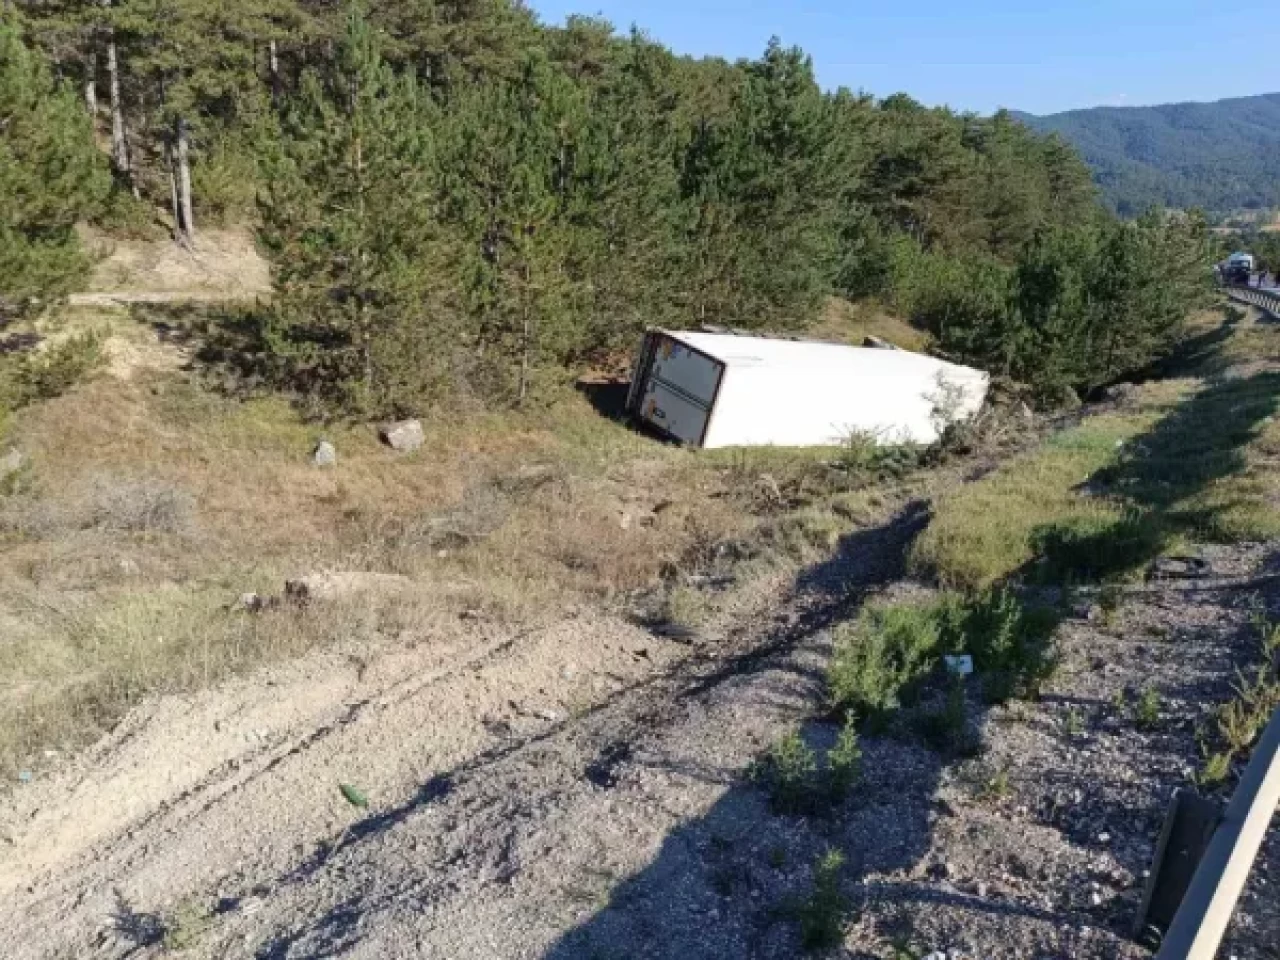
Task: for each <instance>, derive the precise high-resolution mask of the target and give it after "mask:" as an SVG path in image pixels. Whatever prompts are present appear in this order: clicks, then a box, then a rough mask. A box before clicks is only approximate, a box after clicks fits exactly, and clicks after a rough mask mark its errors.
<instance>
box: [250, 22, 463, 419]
mask: <svg viewBox="0 0 1280 960" xmlns="http://www.w3.org/2000/svg"><path fill="white" fill-rule="evenodd" d="M436 118H437V110H436V108H435V105H434V104H433V103H432V102H431V100H430V98H429V97H428V96H426V95H425V93H424V91H423V90H422V89H421V87H420V86H419V85H418V84H417V83H416V82H415V81H414V79H413V78H412V76H399V75H396V74H395V73H394V72H393V71H392V69H391V68H390V66H389V65H388V64H387V63H386V62H385V61H384V60H382V58H381V57H380V55H379V53H378V50H377V44H376V43H375V40H374V37H373V34H372V31H371V29H370V27H369V25H368V23H367V22H366V20H365V19H364V16H363V15H362V13H361V12H360V11H359V9H358V8H352V9H350V10H349V12H348V18H347V27H346V32H345V34H344V35H343V37H342V38H341V40H340V42H339V44H338V46H337V48H336V50H335V52H334V57H333V60H332V62H330V63H328V64H326V65H325V66H324V68H322V69H321V70H320V71H315V72H308V73H307V74H306V75H305V76H304V77H303V79H302V82H301V88H300V91H299V93H298V95H297V97H296V98H295V99H294V101H293V102H291V103H289V104H288V106H287V109H286V115H285V120H284V135H283V137H282V139H281V146H280V153H279V155H278V156H277V157H276V158H275V159H274V160H273V162H271V163H270V164H269V167H268V180H267V188H266V191H265V194H264V198H263V202H262V205H261V212H262V220H263V227H262V232H261V239H262V241H263V245H264V247H265V249H266V250H267V251H268V253H269V255H270V257H271V261H272V277H273V282H274V285H275V289H276V300H275V303H274V305H273V316H272V322H271V324H270V326H269V328H268V342H269V344H270V346H271V348H272V350H273V352H274V353H275V355H276V356H277V357H278V358H279V359H280V361H281V363H282V367H283V369H284V370H285V371H286V372H287V373H288V374H289V376H290V378H291V380H292V381H293V382H294V383H295V384H297V385H299V386H300V387H302V388H303V389H305V390H306V391H307V392H309V393H310V394H312V395H313V396H314V397H316V398H318V399H321V400H325V401H328V402H329V403H330V404H332V405H334V406H336V407H337V408H339V409H341V410H344V411H346V412H350V413H357V414H361V415H380V414H397V413H404V412H408V411H410V410H414V409H417V408H419V407H421V406H422V405H424V404H425V403H428V402H429V401H430V400H432V399H433V398H434V397H436V396H438V395H439V393H440V392H441V390H442V384H443V383H444V381H445V379H446V378H447V377H448V363H449V359H450V350H451V349H452V337H451V336H450V331H449V330H448V327H447V325H446V324H445V323H444V322H443V321H442V318H443V317H447V316H448V314H447V313H445V312H443V311H441V309H440V302H441V298H442V296H443V291H442V290H441V289H440V280H439V279H438V276H439V274H440V272H441V271H440V270H439V269H438V267H439V255H438V250H439V243H440V230H439V225H438V214H437V210H436V204H437V197H438V183H437V172H436V171H437V168H436V157H435V143H434V136H433V134H434V131H433V125H434V124H435V122H436Z"/></svg>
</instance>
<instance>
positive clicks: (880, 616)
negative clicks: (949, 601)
mask: <svg viewBox="0 0 1280 960" xmlns="http://www.w3.org/2000/svg"><path fill="white" fill-rule="evenodd" d="M941 641H942V622H941V619H940V617H939V616H938V607H937V606H936V605H935V604H901V605H897V606H869V607H866V608H865V609H864V610H863V611H862V613H861V614H860V615H859V617H858V619H857V620H855V621H854V622H853V623H846V624H841V625H840V626H839V627H838V628H837V629H836V636H835V655H834V657H833V658H832V662H831V667H830V669H829V673H828V681H829V684H830V688H831V696H832V699H833V700H834V701H835V704H836V705H837V706H838V707H840V708H841V709H842V710H844V711H846V712H849V713H856V714H857V715H859V716H863V717H870V718H874V717H876V716H879V715H883V714H884V713H885V712H886V711H889V710H893V709H895V708H896V707H897V706H899V703H900V700H901V697H902V694H903V690H904V688H905V687H907V686H908V685H909V684H911V683H914V682H915V681H917V680H919V679H920V678H921V677H923V676H924V674H925V673H927V672H928V671H929V670H930V669H932V667H933V665H934V664H935V663H936V661H937V657H938V655H939V648H940V646H941Z"/></svg>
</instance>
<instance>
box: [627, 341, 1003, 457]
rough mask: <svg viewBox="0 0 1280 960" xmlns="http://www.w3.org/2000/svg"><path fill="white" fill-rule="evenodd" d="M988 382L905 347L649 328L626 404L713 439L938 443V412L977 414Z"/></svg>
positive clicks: (686, 433) (674, 434)
mask: <svg viewBox="0 0 1280 960" xmlns="http://www.w3.org/2000/svg"><path fill="white" fill-rule="evenodd" d="M987 386H988V377H987V375H986V374H985V373H983V372H982V371H980V370H974V369H972V368H970V367H962V366H959V365H957V364H954V363H947V362H946V361H943V360H938V359H936V358H934V357H928V356H925V355H924V354H920V353H912V352H910V351H907V350H885V349H878V348H872V347H846V346H843V345H841V344H832V343H817V342H813V341H803V340H774V339H769V338H765V337H749V336H737V335H733V334H719V333H688V332H683V331H671V330H650V331H649V332H648V333H646V334H645V337H644V341H643V342H642V344H641V347H640V356H639V358H638V359H637V361H636V367H635V374H634V377H633V378H632V383H631V392H630V394H629V395H628V398H627V409H628V411H630V413H631V414H632V416H634V417H635V418H637V419H638V420H640V421H642V422H644V423H647V424H649V425H651V426H652V427H654V428H656V429H657V430H659V431H661V432H662V433H664V434H666V435H667V436H669V437H671V438H673V439H675V440H678V441H680V442H682V443H687V444H690V445H692V446H700V447H707V448H712V447H739V446H743V447H748V446H769V445H774V446H785V447H805V446H830V445H835V444H839V443H840V442H841V441H843V440H844V439H845V438H847V437H848V436H849V435H850V433H852V432H853V431H859V432H862V431H869V432H874V433H875V434H876V435H877V436H878V437H879V438H880V441H881V442H882V443H932V442H933V441H934V440H936V439H937V436H938V417H937V414H938V412H939V411H940V410H944V409H946V408H948V407H951V408H952V412H953V415H954V416H956V417H966V416H969V415H971V414H974V413H976V412H977V411H978V409H979V408H980V407H981V406H982V403H983V401H984V400H985V398H986V395H987ZM944 395H945V396H948V397H949V398H950V399H949V400H944V399H943V398H944Z"/></svg>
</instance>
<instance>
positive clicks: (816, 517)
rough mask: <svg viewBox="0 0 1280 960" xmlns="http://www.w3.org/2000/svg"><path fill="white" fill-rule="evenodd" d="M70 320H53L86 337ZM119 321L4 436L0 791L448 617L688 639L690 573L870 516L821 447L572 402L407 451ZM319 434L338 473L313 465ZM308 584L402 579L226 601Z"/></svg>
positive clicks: (774, 561) (767, 552)
mask: <svg viewBox="0 0 1280 960" xmlns="http://www.w3.org/2000/svg"><path fill="white" fill-rule="evenodd" d="M70 315H71V316H72V323H71V326H73V327H74V325H75V323H77V322H81V321H83V322H93V323H101V322H102V320H103V313H102V311H85V310H80V311H70ZM125 316H126V315H124V314H121V313H115V314H112V316H111V317H110V318H108V319H110V320H111V321H112V324H113V327H112V331H111V334H110V340H109V343H111V342H115V341H117V340H120V341H123V342H125V343H128V344H131V345H133V346H137V347H138V348H139V349H140V350H141V351H142V352H141V353H140V354H139V356H143V357H144V359H146V358H149V359H147V362H143V363H138V364H131V365H128V366H127V368H124V369H120V370H111V371H109V373H108V375H104V376H99V377H98V378H96V379H94V380H92V381H90V382H87V383H84V384H82V385H81V386H79V387H77V388H76V389H74V390H72V391H71V392H69V393H68V394H66V395H65V396H62V397H59V398H57V399H55V400H51V401H48V402H43V403H37V404H33V405H31V406H29V407H27V408H26V409H24V410H22V411H20V412H19V413H18V414H17V415H16V416H15V417H14V418H13V422H12V424H11V426H10V428H9V431H10V434H11V437H12V441H13V442H14V444H15V445H16V446H17V447H18V448H20V449H21V450H22V451H23V452H24V454H25V455H26V456H27V458H28V459H29V464H30V465H29V467H27V468H25V469H24V470H23V472H22V474H21V476H20V478H19V480H20V482H19V483H18V484H17V485H16V486H15V488H14V489H12V490H10V491H9V492H8V493H7V494H6V495H4V496H3V497H0V676H3V677H4V681H3V682H4V692H5V696H4V697H3V704H2V705H0V770H3V771H5V772H6V773H8V774H11V773H12V772H13V771H14V769H15V768H16V767H18V766H19V765H22V764H30V763H31V762H32V758H33V757H36V758H38V756H39V752H40V751H41V750H43V749H46V748H55V749H59V750H70V749H74V748H76V747H77V746H79V745H81V744H83V743H85V742H86V741H88V740H91V739H92V738H94V737H95V736H97V735H99V734H100V733H101V732H102V731H103V730H105V729H108V728H109V727H110V726H111V725H112V724H113V723H114V722H116V720H117V719H118V718H119V717H120V716H121V715H122V714H123V713H124V712H125V711H127V710H128V709H129V708H130V707H131V706H132V705H134V704H136V703H137V702H138V701H139V700H140V699H141V698H143V697H145V696H146V695H148V694H149V693H151V692H154V691H159V690H175V689H192V688H198V687H201V686H204V685H206V684H210V683H215V682H217V681H219V680H220V679H222V678H224V677H226V676H228V675H230V674H232V673H235V672H240V671H244V670H248V669H252V668H254V667H255V666H257V665H259V664H262V663H267V662H271V661H274V660H280V659H284V658H289V657H294V656H297V655H299V654H301V653H303V652H305V651H306V650H308V649H311V648H314V647H318V646H324V645H329V644H335V643H358V644H362V645H373V644H377V643H382V642H387V640H388V638H391V639H400V638H404V637H405V636H406V635H408V636H412V635H415V634H416V633H419V632H421V631H423V630H425V629H426V628H427V625H429V624H432V623H442V622H449V621H452V620H456V618H457V616H458V615H459V614H460V613H461V612H463V611H480V612H481V614H482V615H484V616H486V617H488V618H491V619H495V620H500V621H501V620H506V621H512V622H516V621H518V622H522V623H524V622H528V621H531V620H532V621H545V620H546V619H548V618H552V617H555V616H557V615H559V614H561V613H562V612H564V611H566V610H568V609H571V608H574V607H576V606H579V605H581V604H583V603H593V604H600V603H603V604H605V605H611V606H613V607H615V608H616V609H619V610H620V611H625V612H630V611H632V610H635V609H637V608H646V607H647V608H648V609H653V608H654V605H655V604H656V605H657V606H663V605H665V606H666V607H668V608H669V612H670V613H671V615H672V616H673V617H674V618H677V619H679V620H681V621H682V622H687V624H688V625H690V626H693V625H696V624H698V623H702V622H704V621H705V620H707V619H708V618H709V617H711V616H712V615H713V614H714V612H715V609H716V605H717V603H718V602H719V600H718V596H717V595H714V594H710V595H709V594H707V593H705V592H703V591H700V590H698V589H695V588H694V587H695V586H696V581H697V577H696V576H694V575H696V574H700V573H704V572H708V571H718V570H723V569H725V568H727V567H729V566H734V565H737V567H738V575H739V579H740V580H741V579H743V578H744V577H747V576H749V575H750V574H751V571H754V570H757V569H776V568H777V567H778V566H779V565H793V566H794V565H798V564H801V563H804V562H807V561H808V560H812V559H814V558H817V557H819V556H821V555H822V554H823V553H825V552H829V551H830V549H831V548H832V547H833V546H834V545H835V541H836V539H837V538H838V536H839V535H840V534H841V533H842V532H844V531H846V530H847V529H849V528H850V527H851V526H853V525H856V523H857V522H858V521H859V520H865V521H870V520H871V519H872V518H873V517H874V516H875V514H876V511H877V507H878V506H879V505H880V504H882V503H883V501H881V500H878V499H877V497H878V496H881V494H879V493H877V490H878V488H877V486H876V477H877V476H878V474H874V475H873V474H872V473H857V474H856V475H855V473H854V472H851V470H850V469H849V467H848V464H846V463H844V459H847V456H846V455H845V454H844V453H843V452H842V451H840V450H819V451H812V450H806V451H779V450H769V451H759V452H757V453H751V454H745V455H723V454H716V455H707V454H703V453H699V452H695V451H689V450H684V449H680V448H677V447H673V446H668V445H665V444H662V443H659V442H656V441H654V440H652V439H649V438H647V437H644V436H641V435H639V434H637V433H635V432H633V431H631V430H629V429H627V428H625V427H623V426H621V425H619V424H617V423H615V422H613V421H611V420H609V419H607V418H606V417H603V416H601V415H600V414H599V413H598V412H597V411H596V410H595V409H593V408H592V407H591V405H590V404H589V403H588V402H587V400H586V399H585V398H584V397H582V396H579V395H578V394H576V393H574V394H566V395H565V396H564V397H562V398H561V400H560V401H559V402H558V403H556V404H555V405H554V406H553V407H551V408H550V409H546V410H541V411H533V412H529V413H525V414H484V413H475V412H471V413H463V414H455V415H440V416H436V417H431V418H427V419H425V420H424V427H425V430H426V434H427V439H426V443H425V444H424V446H423V447H422V449H421V450H420V451H418V452H417V453H414V454H412V455H408V456H401V455H398V454H396V453H394V452H393V451H391V450H389V449H388V448H386V447H385V446H383V445H382V444H381V443H380V442H379V441H378V439H377V437H376V434H375V432H374V430H373V429H372V428H371V427H368V426H364V425H320V424H316V423H311V422H308V421H306V420H304V419H303V418H302V417H301V416H300V414H299V413H298V411H297V410H296V409H295V408H294V407H293V406H291V405H290V404H289V403H288V402H287V401H286V400H285V399H283V398H280V397H273V396H250V397H248V398H242V397H233V396H231V395H228V394H227V393H224V392H221V391H220V390H218V389H212V388H210V386H209V385H208V382H207V381H206V379H205V376H204V375H203V374H202V373H201V372H199V371H192V372H186V371H183V370H182V369H180V367H181V365H182V363H179V362H174V361H175V359H177V358H179V357H180V358H182V362H183V363H185V362H186V358H189V357H191V356H194V355H195V352H196V350H195V349H194V346H195V345H187V344H184V345H182V349H181V350H180V351H177V348H176V347H174V346H170V345H166V344H157V342H156V340H155V337H154V335H153V334H152V332H151V331H150V330H148V329H146V328H142V329H141V330H138V329H134V330H130V329H128V326H127V322H126V321H125V319H124V318H125ZM148 344H149V346H148ZM143 348H145V349H143ZM147 351H153V352H156V355H155V356H151V355H150V354H149V353H148V352H147ZM175 351H177V352H175ZM131 355H132V354H131ZM110 374H114V375H110ZM322 437H323V438H326V439H329V440H330V441H332V442H333V443H334V444H335V446H336V448H337V450H338V464H337V466H336V467H333V468H318V467H316V466H314V465H313V464H312V462H311V459H310V454H311V451H312V449H313V447H314V445H315V443H316V441H317V440H319V439H320V438H322ZM842 458H844V459H842ZM877 469H878V468H877ZM894 469H899V468H897V467H895V468H894ZM891 472H892V471H891ZM873 473H874V472H873ZM744 560H745V561H748V563H747V565H746V566H743V561H744ZM319 569H347V570H370V571H385V572H395V573H402V574H406V575H408V576H409V577H410V578H411V580H412V582H413V589H412V590H411V591H410V594H409V595H408V596H407V597H405V598H400V599H398V600H395V601H392V600H390V599H385V600H381V601H379V602H378V603H376V604H373V605H372V606H370V605H367V604H361V605H352V606H350V607H349V608H348V607H339V608H332V609H331V608H325V610H324V611H323V612H322V611H311V610H306V609H294V608H287V607H285V608H279V609H271V610H268V611H266V612H265V613H262V614H260V615H257V616H249V615H246V614H244V613H240V612H236V611H234V610H233V609H232V606H233V604H234V601H235V600H236V598H237V597H238V596H239V595H240V594H241V593H243V592H246V591H259V592H267V593H278V592H279V591H280V589H281V586H282V583H283V580H284V579H285V578H286V577H288V576H292V575H296V574H299V573H305V572H309V571H314V570H319Z"/></svg>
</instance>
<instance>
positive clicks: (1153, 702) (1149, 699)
mask: <svg viewBox="0 0 1280 960" xmlns="http://www.w3.org/2000/svg"><path fill="white" fill-rule="evenodd" d="M1133 719H1134V721H1135V722H1136V723H1137V724H1138V726H1140V727H1143V728H1144V729H1148V730H1149V729H1151V728H1152V727H1154V726H1155V725H1156V724H1157V723H1159V722H1160V693H1159V691H1157V690H1156V689H1155V688H1154V687H1147V688H1146V689H1145V690H1143V691H1142V695H1141V696H1139V697H1138V705H1137V706H1136V707H1135V708H1134V711H1133Z"/></svg>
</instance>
